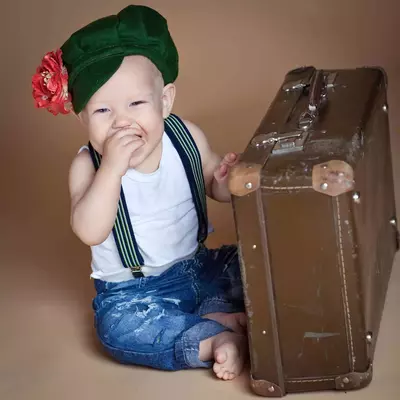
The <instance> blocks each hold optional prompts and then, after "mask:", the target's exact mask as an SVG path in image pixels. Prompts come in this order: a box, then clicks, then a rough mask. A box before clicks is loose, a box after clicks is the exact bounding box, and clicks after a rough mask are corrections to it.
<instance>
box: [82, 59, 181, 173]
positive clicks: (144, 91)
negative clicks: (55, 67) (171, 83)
mask: <svg viewBox="0 0 400 400" xmlns="http://www.w3.org/2000/svg"><path fill="white" fill-rule="evenodd" d="M170 92H171V91H170V90H168V85H167V86H166V87H164V83H163V79H162V76H161V74H160V72H159V71H158V70H157V68H156V67H155V65H154V64H153V63H152V62H151V61H150V60H148V59H147V58H145V57H142V56H129V57H125V59H124V61H123V62H122V64H121V66H120V68H119V69H118V71H117V72H116V73H115V74H114V75H113V76H112V77H111V78H110V79H109V80H108V81H107V83H106V84H104V85H103V86H102V87H101V88H100V89H99V90H98V91H97V92H96V93H95V94H94V95H93V96H92V98H91V99H90V101H89V102H88V104H87V105H86V107H85V109H84V110H83V111H82V112H81V113H80V114H79V118H80V119H81V120H82V122H83V123H84V125H85V126H86V128H87V129H88V132H89V140H90V142H91V143H92V145H93V147H94V148H95V149H96V150H97V151H98V152H99V153H100V154H102V153H103V147H104V142H105V141H106V139H107V138H108V137H109V136H111V135H114V134H115V133H117V132H119V131H120V130H126V132H127V134H135V135H137V136H138V137H139V138H140V139H141V140H143V141H144V143H145V144H144V146H142V147H141V148H140V151H138V152H137V154H135V153H134V154H133V156H132V158H131V161H130V168H138V167H139V166H140V165H141V164H142V163H143V162H144V161H145V160H146V159H147V158H148V157H149V155H151V154H152V153H153V151H154V149H155V148H156V147H157V146H158V145H159V144H160V142H161V138H162V135H163V132H164V118H166V117H167V116H168V112H169V109H170V107H169V106H170V105H171V104H170V101H171V98H170V97H171V93H170ZM173 94H174V91H173V93H172V102H173Z"/></svg>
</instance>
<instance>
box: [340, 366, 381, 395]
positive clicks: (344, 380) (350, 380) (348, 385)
mask: <svg viewBox="0 0 400 400" xmlns="http://www.w3.org/2000/svg"><path fill="white" fill-rule="evenodd" d="M372 375H373V372H372V364H370V365H369V367H368V369H367V370H366V371H365V372H350V373H348V374H346V375H340V376H338V377H337V378H336V379H335V385H336V389H337V390H355V389H362V388H365V387H366V386H368V385H369V384H370V383H371V381H372Z"/></svg>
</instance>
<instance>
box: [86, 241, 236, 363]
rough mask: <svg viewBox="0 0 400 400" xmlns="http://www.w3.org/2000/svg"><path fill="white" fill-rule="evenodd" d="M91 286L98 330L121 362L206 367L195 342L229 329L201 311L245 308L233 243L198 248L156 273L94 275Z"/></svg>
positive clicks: (106, 344) (234, 310)
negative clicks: (117, 278)
mask: <svg viewBox="0 0 400 400" xmlns="http://www.w3.org/2000/svg"><path fill="white" fill-rule="evenodd" d="M95 288H96V291H97V296H96V297H95V298H94V300H93V308H94V311H95V327H96V331H97V335H98V337H99V339H100V341H101V343H102V345H103V346H104V348H105V349H106V351H107V352H108V353H109V354H110V355H111V356H112V357H113V358H115V359H116V360H118V361H119V362H121V363H124V364H136V365H143V366H148V367H152V368H157V369H163V370H172V371H175V370H181V369H189V368H199V367H203V368H209V367H211V366H212V362H210V361H208V362H204V361H201V360H200V359H199V344H200V341H202V340H205V339H208V338H210V337H212V336H215V335H217V334H219V333H221V332H223V331H230V329H229V328H227V327H225V326H223V325H221V324H220V323H218V322H216V321H213V320H210V319H207V318H202V317H201V316H202V315H205V314H208V313H214V312H225V313H232V312H243V311H244V303H243V290H242V282H241V278H240V268H239V261H238V256H237V250H236V247H235V246H223V247H221V248H220V249H216V250H209V249H207V248H205V247H201V248H200V250H199V251H198V253H197V254H196V255H195V256H194V257H193V258H191V259H189V260H184V261H181V262H178V263H177V264H175V265H174V266H172V267H171V268H170V269H168V270H167V271H165V272H164V273H163V274H161V275H160V276H150V277H144V278H138V279H131V280H129V281H125V282H119V283H113V282H104V281H101V280H95Z"/></svg>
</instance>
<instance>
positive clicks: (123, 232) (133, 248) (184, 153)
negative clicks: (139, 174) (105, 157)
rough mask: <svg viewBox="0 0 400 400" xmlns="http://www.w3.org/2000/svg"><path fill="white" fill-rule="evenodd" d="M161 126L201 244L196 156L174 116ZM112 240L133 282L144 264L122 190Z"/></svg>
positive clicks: (201, 192)
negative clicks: (179, 167) (183, 179)
mask: <svg viewBox="0 0 400 400" xmlns="http://www.w3.org/2000/svg"><path fill="white" fill-rule="evenodd" d="M164 122H165V123H164V125H165V132H166V134H167V135H168V137H169V138H170V140H171V142H172V144H173V145H174V147H175V149H176V151H177V152H178V154H179V156H180V158H181V160H182V164H183V166H184V169H185V172H186V176H187V178H188V182H189V186H190V190H191V193H192V197H193V202H194V205H195V208H196V212H197V216H198V220H199V231H198V241H199V242H200V243H203V242H204V241H205V240H206V239H207V233H208V219H207V205H206V192H205V186H204V177H203V168H202V164H201V157H200V153H199V151H198V149H197V146H196V144H195V142H194V140H193V138H192V136H191V135H190V133H189V131H188V130H187V128H186V126H185V125H184V123H183V122H182V121H181V120H180V119H179V118H178V117H177V116H176V115H173V114H171V115H170V116H169V117H168V118H167V119H165V120H164ZM89 151H90V156H91V158H92V161H93V164H94V167H95V169H96V171H97V170H98V169H99V167H100V163H101V155H100V154H99V153H98V152H97V151H96V150H95V149H94V148H93V146H92V145H91V143H89ZM113 236H114V240H115V243H116V245H117V249H118V253H119V256H120V258H121V261H122V264H123V266H124V267H125V268H129V269H130V270H131V271H132V275H133V276H134V277H135V278H140V277H142V276H143V273H142V271H141V267H142V266H143V264H144V260H143V257H142V256H141V254H140V252H139V247H138V245H137V242H136V239H135V235H134V233H133V229H132V224H131V220H130V217H129V212H128V207H127V205H126V200H125V195H124V191H123V189H122V186H121V195H120V199H119V202H118V211H117V217H116V220H115V224H114V227H113Z"/></svg>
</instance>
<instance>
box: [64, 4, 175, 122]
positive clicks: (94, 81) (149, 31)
mask: <svg viewBox="0 0 400 400" xmlns="http://www.w3.org/2000/svg"><path fill="white" fill-rule="evenodd" d="M61 51H62V59H63V62H64V65H65V67H66V68H67V71H68V90H69V92H70V94H71V96H72V105H73V107H74V111H75V113H77V114H78V113H80V112H81V111H82V109H83V108H84V107H85V105H86V104H87V102H88V101H89V100H90V98H91V97H92V96H93V95H94V93H96V91H97V90H98V89H99V88H100V87H101V86H103V85H104V84H105V83H106V82H107V81H108V80H109V79H110V78H111V77H112V75H113V74H114V73H115V72H116V71H117V70H118V68H119V66H120V65H121V63H122V61H123V59H124V57H125V56H130V55H141V56H145V57H147V58H148V59H149V60H150V61H152V62H153V64H154V65H155V66H156V67H157V68H158V69H159V71H160V72H161V74H162V76H163V79H164V83H165V84H168V83H171V82H174V81H175V79H176V78H177V76H178V61H179V57H178V52H177V49H176V47H175V44H174V42H173V40H172V38H171V35H170V33H169V31H168V25H167V21H166V19H165V18H164V17H163V16H162V15H160V14H159V13H158V12H157V11H155V10H153V9H151V8H149V7H146V6H136V5H130V6H128V7H126V8H124V9H123V10H122V11H120V12H119V13H118V14H117V15H110V16H108V17H105V18H101V19H99V20H97V21H94V22H92V23H90V24H89V25H87V26H85V27H83V28H82V29H80V30H78V31H77V32H75V33H74V34H73V35H72V36H71V37H70V38H69V39H68V40H67V41H66V42H65V43H64V44H63V45H62V47H61Z"/></svg>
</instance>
